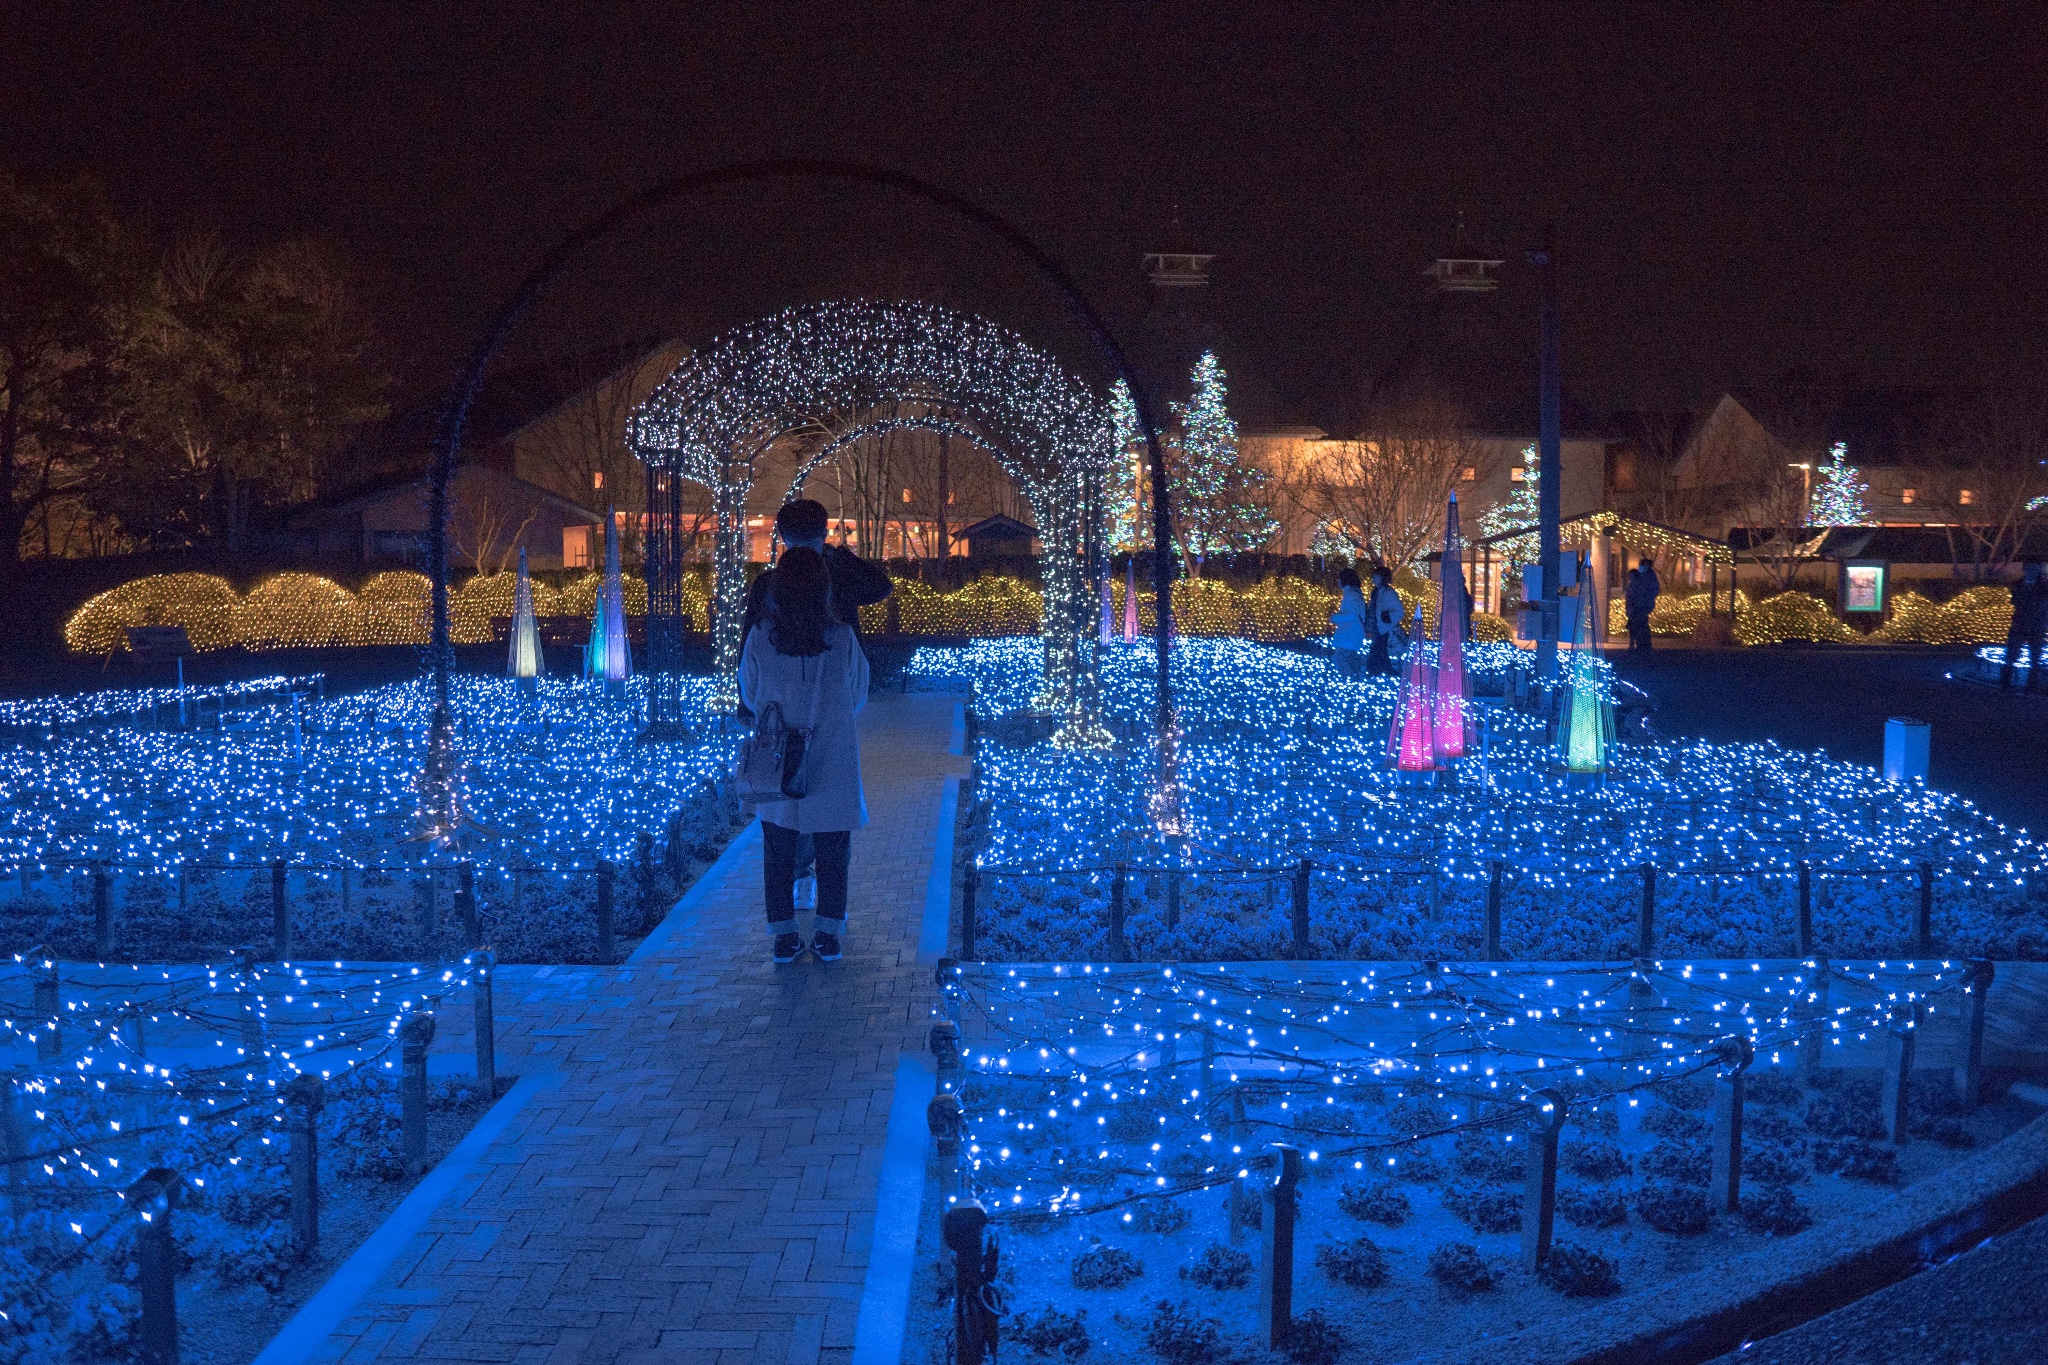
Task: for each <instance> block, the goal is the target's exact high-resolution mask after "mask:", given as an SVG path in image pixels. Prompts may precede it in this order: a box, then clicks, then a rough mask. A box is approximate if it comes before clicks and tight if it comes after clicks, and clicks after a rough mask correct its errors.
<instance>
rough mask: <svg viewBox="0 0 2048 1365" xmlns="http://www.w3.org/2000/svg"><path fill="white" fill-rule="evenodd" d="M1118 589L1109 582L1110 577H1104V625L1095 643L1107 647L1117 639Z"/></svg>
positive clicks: (1106, 575) (1098, 632) (1105, 575)
mask: <svg viewBox="0 0 2048 1365" xmlns="http://www.w3.org/2000/svg"><path fill="white" fill-rule="evenodd" d="M1115 619H1116V588H1115V586H1114V585H1113V584H1111V582H1110V581H1109V575H1108V574H1106V573H1105V574H1104V575H1102V625H1101V628H1100V629H1099V630H1098V631H1097V633H1096V636H1095V642H1096V643H1097V644H1102V645H1106V644H1108V643H1109V642H1110V641H1111V640H1112V639H1114V638H1115V625H1114V623H1115Z"/></svg>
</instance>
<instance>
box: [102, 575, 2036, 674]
mask: <svg viewBox="0 0 2048 1365" xmlns="http://www.w3.org/2000/svg"><path fill="white" fill-rule="evenodd" d="M602 582H603V578H602V576H601V575H599V574H596V573H586V574H583V575H581V576H579V577H577V578H575V579H572V580H571V581H570V582H569V583H568V584H567V585H566V586H564V587H562V588H559V589H557V588H553V587H550V586H549V585H548V584H546V583H543V582H540V581H539V580H535V581H534V584H533V608H534V612H535V614H536V615H539V616H580V617H588V616H590V615H591V613H592V612H593V611H594V610H595V608H596V605H597V593H598V588H599V586H600V585H601V584H602ZM517 583H518V579H517V576H516V575H513V574H509V573H501V574H480V575H478V576H476V577H474V578H471V579H469V580H468V581H467V582H465V583H463V584H461V585H460V586H459V587H457V588H456V589H454V590H453V591H452V592H451V593H450V595H449V603H448V607H449V630H450V634H451V635H452V637H453V639H454V641H455V643H456V644H459V645H473V644H484V643H488V642H489V641H490V640H492V639H493V638H494V636H495V631H494V630H493V627H492V623H493V622H494V621H497V620H503V619H505V618H507V617H510V616H511V615H512V605H513V597H514V593H515V590H516V586H517ZM622 587H623V590H624V596H625V602H626V613H627V615H629V616H642V615H645V614H646V612H647V583H646V580H645V579H642V578H638V577H635V576H634V575H631V574H627V575H624V576H623V583H622ZM710 589H711V583H710V578H709V576H708V575H707V574H704V573H702V572H697V571H693V572H692V573H690V574H689V575H688V576H686V577H685V579H684V580H683V608H684V610H685V611H686V612H688V614H689V617H690V624H691V628H692V629H697V630H701V629H704V628H705V625H706V610H707V605H708V601H709V597H710ZM1396 591H1397V592H1398V593H1399V594H1400V596H1401V601H1402V605H1403V608H1404V611H1405V613H1406V614H1407V615H1408V616H1409V617H1410V618H1411V619H1412V617H1413V615H1414V611H1415V608H1416V606H1417V604H1418V603H1419V604H1420V605H1421V606H1422V607H1423V611H1424V618H1425V621H1426V623H1427V626H1428V628H1429V629H1430V630H1434V629H1435V628H1436V619H1435V617H1436V604H1435V594H1434V593H1433V592H1431V591H1430V590H1429V589H1428V587H1427V585H1426V584H1424V583H1423V582H1422V581H1421V580H1420V579H1416V578H1413V577H1412V576H1409V575H1404V577H1403V579H1402V581H1401V582H1399V583H1397V584H1396ZM432 594H433V589H432V585H431V584H430V583H429V582H428V581H427V578H426V575H424V574H420V573H416V572H414V571H412V570H409V569H400V570H393V571H391V572H388V573H380V574H377V575H376V576H375V577H373V578H371V579H370V580H369V581H368V582H366V583H364V584H363V586H362V587H361V588H359V589H357V590H356V591H355V592H350V591H349V590H348V589H347V588H344V587H342V586H341V585H340V584H338V583H336V582H334V580H332V579H329V578H323V577H321V576H320V575H318V574H308V573H281V574H276V575H274V576H272V577H270V578H267V579H265V580H264V581H263V582H261V583H259V584H257V585H256V587H254V588H252V589H250V591H249V593H248V595H247V596H246V597H243V596H238V595H237V594H236V592H235V590H234V588H233V587H232V586H231V585H230V584H229V583H228V581H227V580H226V579H224V578H220V577H218V576H216V575H213V574H197V573H183V574H155V575H152V576H150V577H148V578H138V579H136V580H134V581H133V582H129V583H124V584H122V585H121V586H120V587H118V588H114V589H112V590H111V591H108V592H103V593H101V594H99V595H98V596H97V597H94V598H93V599H92V600H91V601H89V602H87V603H86V604H85V605H84V606H82V607H80V608H79V609H78V610H77V612H75V613H74V614H73V615H72V617H71V619H70V620H69V621H68V622H66V623H65V627H64V639H65V643H66V644H67V645H69V646H70V648H71V649H73V650H75V651H77V652H79V653H83V654H104V653H107V652H108V651H110V650H119V649H125V648H127V643H128V642H127V636H126V634H125V630H126V628H127V627H129V626H144V625H178V626H183V627H185V630H186V633H187V634H188V635H189V636H190V637H191V640H192V644H193V646H194V647H195V648H197V649H202V650H205V649H222V648H226V647H227V646H230V645H240V646H242V647H243V648H245V649H291V648H305V647H317V646H324V645H417V644H425V643H426V641H427V633H428V624H427V623H428V620H429V610H430V607H431V605H432V601H433V596H432ZM1173 600H1174V612H1175V616H1176V619H1177V621H1178V623H1179V626H1180V630H1181V632H1182V633H1183V634H1186V635H1190V636H1212V637H1223V636H1234V637H1238V638H1242V639H1251V640H1262V641H1267V642H1270V643H1276V644H1277V643H1287V642H1291V641H1297V640H1313V639H1322V638H1326V637H1328V635H1329V634H1330V613H1331V612H1332V611H1334V610H1336V607H1337V594H1336V593H1335V592H1333V591H1331V590H1329V589H1327V588H1323V587H1319V586H1317V585H1316V584H1314V583H1311V582H1309V581H1308V580H1306V579H1301V578H1285V577H1283V578H1274V579H1268V580H1267V581H1265V582H1263V583H1258V584H1255V585H1253V586H1252V587H1249V588H1233V587H1231V586H1230V585H1229V584H1227V583H1223V582H1219V581H1217V580H1215V579H1199V578H1198V579H1182V580H1181V581H1179V582H1177V583H1175V584H1174V585H1173ZM1726 600H1727V599H1726V598H1725V597H1724V598H1723V602H1724V604H1725V602H1726ZM894 601H895V609H896V622H897V626H898V628H899V629H900V630H902V631H903V632H904V633H905V634H909V635H965V636H1001V635H1032V634H1036V633H1037V631H1038V623H1039V617H1040V616H1041V614H1042V613H1043V612H1044V609H1045V600H1044V597H1043V595H1042V594H1041V593H1040V592H1039V591H1038V589H1036V588H1034V587H1032V586H1031V585H1030V584H1028V583H1025V582H1023V581H1021V580H1019V579H1016V578H1010V577H988V578H978V579H975V580H974V581H973V582H971V583H969V584H967V585H966V586H965V587H962V588H960V589H958V590H957V591H954V592H940V591H938V590H937V589H935V588H932V587H930V586H929V585H927V584H925V583H921V582H918V581H917V580H915V579H897V580H896V594H895V599H894ZM1152 601H1153V598H1152V594H1150V593H1148V592H1142V591H1141V592H1140V593H1139V594H1138V628H1139V630H1140V631H1141V632H1142V633H1145V634H1148V635H1149V634H1150V633H1151V631H1152V629H1153V611H1152ZM1734 603H1735V638H1736V639H1737V640H1738V641H1739V642H1740V643H1742V644H1746V645H1759V644H1775V643H1777V642H1779V641H1781V640H1829V641H1840V642H1845V643H1846V642H1853V641H1860V640H1868V641H1871V642H1876V643H1900V644H1932V645H1953V644H1977V643H1986V642H1993V643H1995V642H1997V641H1999V640H2003V639H2004V638H2005V631H2006V626H2007V625H2008V624H2009V623H2010V622H2011V620H2012V594H2011V593H2010V592H2009V591H2008V590H2007V589H2006V588H2004V587H2003V586H1999V585H1996V584H1989V585H1985V586H1982V587H1975V588H1971V589H1969V590H1968V591H1966V592H1963V593H1959V594H1957V595H1956V596H1955V597H1953V598H1951V599H1950V600H1949V601H1947V602H1942V603H1936V602H1932V601H1930V600H1928V599H1927V598H1925V597H1923V596H1921V595H1920V594H1919V593H1915V592H1902V593H1899V594H1898V595H1897V596H1895V597H1894V598H1893V599H1892V602H1891V612H1890V614H1889V618H1888V619H1887V621H1886V622H1885V624H1884V625H1883V626H1882V627H1881V628H1879V629H1877V630H1875V631H1872V632H1870V633H1869V634H1864V633H1861V632H1859V631H1857V630H1855V629H1854V628H1852V627H1850V626H1848V625H1846V624H1844V623H1843V622H1842V621H1840V620H1838V619H1837V618H1836V617H1835V615H1834V613H1833V611H1832V610H1831V609H1830V608H1829V607H1828V605H1827V604H1826V603H1825V602H1823V601H1821V599H1819V598H1817V597H1814V596H1811V595H1810V594H1807V593H1801V592H1790V593H1780V594H1778V595H1777V596H1775V597H1769V598H1765V599H1763V600H1762V601H1753V600H1752V599H1751V598H1750V596H1749V594H1748V593H1746V592H1737V593H1736V594H1735V597H1734ZM1111 606H1112V610H1113V612H1114V628H1115V629H1116V630H1117V631H1119V632H1121V630H1122V628H1123V617H1124V585H1123V584H1122V583H1121V582H1117V583H1114V584H1113V585H1112V591H1111ZM1724 610H1725V605H1724ZM1706 614H1707V594H1705V593H1691V594H1688V595H1686V596H1678V595H1676V594H1673V593H1665V594H1662V595H1660V596H1659V597H1658V598H1657V605H1656V608H1655V610H1653V611H1652V612H1651V613H1650V629H1651V630H1652V631H1653V632H1654V633H1656V634H1658V635H1678V636H1684V635H1690V634H1691V633H1692V631H1693V628H1694V627H1695V626H1696V625H1698V624H1699V622H1700V620H1701V618H1703V617H1704V616H1705V615H1706ZM888 619H889V606H888V604H886V603H874V604H871V605H869V606H866V607H863V608H862V609H861V624H862V626H863V627H864V628H865V629H867V630H868V631H870V632H873V633H878V634H879V633H881V632H883V631H886V630H887V628H888ZM1627 629H1628V622H1627V614H1626V611H1625V609H1624V606H1623V603H1622V601H1621V599H1620V598H1619V597H1616V598H1614V599H1613V600H1612V601H1611V602H1610V604H1609V608H1608V633H1609V635H1610V636H1611V637H1613V638H1616V639H1619V638H1621V637H1623V636H1624V635H1625V634H1626V633H1627ZM1472 635H1473V638H1474V639H1475V640H1482V641H1495V640H1509V639H1512V638H1513V635H1514V632H1513V630H1512V628H1511V627H1510V625H1509V623H1508V622H1507V621H1506V620H1504V619H1502V618H1501V617H1498V616H1494V615H1491V614H1489V613H1487V612H1474V613H1473V616H1472Z"/></svg>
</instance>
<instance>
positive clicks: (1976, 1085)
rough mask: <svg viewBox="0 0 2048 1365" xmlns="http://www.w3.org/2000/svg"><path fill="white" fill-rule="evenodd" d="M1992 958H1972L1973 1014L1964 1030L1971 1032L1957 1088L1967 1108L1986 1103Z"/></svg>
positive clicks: (1971, 996) (1971, 1011)
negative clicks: (1986, 1020) (1987, 1011)
mask: <svg viewBox="0 0 2048 1365" xmlns="http://www.w3.org/2000/svg"><path fill="white" fill-rule="evenodd" d="M1992 970H1993V969H1992V966H1991V959H1990V958H1987V957H1973V958H1971V959H1970V970H1969V975H1968V977H1967V978H1966V979H1967V980H1968V982H1969V988H1968V989H1969V992H1970V1003H1969V1005H1968V1006H1967V1007H1966V1008H1967V1009H1968V1011H1969V1013H1968V1014H1967V1016H1966V1017H1965V1019H1964V1024H1963V1027H1964V1028H1965V1030H1967V1032H1966V1033H1965V1036H1964V1042H1963V1070H1962V1075H1961V1076H1960V1077H1959V1078H1958V1080H1959V1081H1960V1084H1959V1085H1958V1086H1957V1087H1956V1088H1957V1089H1958V1090H1959V1091H1960V1092H1961V1094H1962V1100H1963V1107H1964V1108H1965V1109H1975V1108H1976V1107H1977V1106H1978V1105H1980V1104H1982V1103H1983V1102H1984V1011H1985V1009H1986V1001H1987V999H1988V998H1989V997H1990V995H1991V977H1992Z"/></svg>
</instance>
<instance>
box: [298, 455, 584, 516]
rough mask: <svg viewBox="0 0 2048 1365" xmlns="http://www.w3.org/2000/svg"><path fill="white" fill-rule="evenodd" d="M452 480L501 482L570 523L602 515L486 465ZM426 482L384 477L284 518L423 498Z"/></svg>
mask: <svg viewBox="0 0 2048 1365" xmlns="http://www.w3.org/2000/svg"><path fill="white" fill-rule="evenodd" d="M456 477H457V478H458V479H473V478H488V479H496V480H503V481H504V482H505V483H506V484H507V485H509V486H510V487H511V489H512V491H515V492H517V493H520V494H521V495H523V496H525V497H529V498H532V499H533V500H535V501H537V502H540V503H542V504H544V505H546V506H549V507H552V508H554V509H555V510H556V511H558V512H560V513H562V515H563V516H565V517H568V518H569V519H571V520H574V521H582V522H585V523H587V524H590V525H596V524H598V523H600V522H602V521H603V520H604V513H602V512H594V511H592V510H591V509H590V508H588V507H585V506H583V505H582V504H581V503H579V502H575V501H573V500H571V499H569V498H565V497H563V496H562V495H561V494H559V493H557V492H555V491H554V490H553V489H550V488H543V487H541V486H540V485H539V484H537V483H529V482H527V481H526V480H525V479H521V478H517V477H515V476H514V475H512V474H511V473H509V472H508V471H506V470H502V469H493V468H491V467H490V466H488V465H463V466H461V467H459V468H458V469H457V470H456ZM428 481H429V480H428V476H426V475H424V474H422V475H419V476H417V477H414V478H388V479H379V480H376V481H374V482H371V483H366V484H358V485H357V486H355V487H354V488H347V489H343V490H341V491H340V492H338V493H333V494H330V495H328V496H326V497H323V498H315V499H313V500H312V501H311V502H306V503H302V504H300V505H299V506H297V507H295V508H292V509H291V510H290V511H289V512H288V513H287V514H286V515H287V518H288V519H289V520H290V521H292V522H295V523H296V522H301V521H303V520H305V519H307V518H325V517H340V516H347V515H348V514H349V513H351V512H358V511H361V510H362V509H363V508H365V507H369V506H372V505H374V504H376V503H380V502H385V501H388V500H390V499H392V498H394V497H398V496H401V495H404V494H411V495H412V496H414V497H424V496H425V495H426V493H427V484H428Z"/></svg>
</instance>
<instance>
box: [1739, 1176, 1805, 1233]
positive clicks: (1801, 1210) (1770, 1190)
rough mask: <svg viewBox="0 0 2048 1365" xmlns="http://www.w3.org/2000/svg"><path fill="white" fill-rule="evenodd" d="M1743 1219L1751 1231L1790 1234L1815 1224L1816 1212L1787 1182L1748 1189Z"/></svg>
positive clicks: (1745, 1193) (1802, 1230) (1744, 1196)
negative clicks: (1805, 1203) (1803, 1201)
mask: <svg viewBox="0 0 2048 1365" xmlns="http://www.w3.org/2000/svg"><path fill="white" fill-rule="evenodd" d="M1742 1221H1743V1224H1744V1225H1745V1226H1747V1227H1748V1228H1749V1230H1750V1231H1751V1232H1762V1233H1767V1234H1769V1235H1770V1236H1773V1237H1788V1236H1790V1235H1791V1234H1793V1233H1795V1232H1804V1231H1806V1229H1808V1228H1810V1227H1812V1226H1813V1214H1812V1213H1811V1212H1809V1211H1808V1210H1807V1207H1806V1205H1804V1204H1802V1203H1800V1202H1799V1200H1798V1199H1797V1198H1796V1197H1794V1195H1793V1193H1792V1191H1791V1190H1789V1189H1787V1188H1786V1187H1785V1186H1783V1185H1766V1186H1764V1187H1763V1188H1762V1189H1758V1190H1749V1191H1745V1192H1744V1194H1743V1196H1742Z"/></svg>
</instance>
